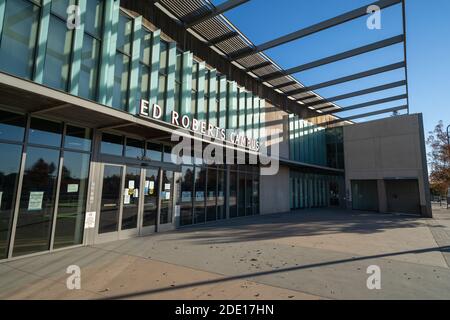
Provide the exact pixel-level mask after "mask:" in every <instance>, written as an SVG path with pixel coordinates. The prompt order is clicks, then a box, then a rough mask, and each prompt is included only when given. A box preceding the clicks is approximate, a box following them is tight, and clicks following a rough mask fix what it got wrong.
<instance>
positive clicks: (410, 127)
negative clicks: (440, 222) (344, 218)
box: [344, 114, 431, 216]
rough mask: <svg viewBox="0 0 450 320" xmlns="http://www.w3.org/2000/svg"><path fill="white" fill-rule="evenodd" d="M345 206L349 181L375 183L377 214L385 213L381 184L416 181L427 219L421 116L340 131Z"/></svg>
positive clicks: (392, 119) (394, 118)
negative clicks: (388, 181)
mask: <svg viewBox="0 0 450 320" xmlns="http://www.w3.org/2000/svg"><path fill="white" fill-rule="evenodd" d="M344 157H345V180H346V196H347V206H348V207H350V208H351V180H377V181H378V194H379V196H378V198H379V202H380V203H379V207H380V211H381V212H386V211H387V198H386V190H385V182H384V181H385V180H386V179H387V180H390V179H417V180H418V183H419V193H420V206H421V214H422V215H423V216H431V206H430V196H429V185H428V170H427V164H426V154H425V141H424V132H423V120H422V115H421V114H414V115H404V116H397V117H391V118H387V119H382V120H376V121H371V122H367V123H362V124H355V125H350V126H346V127H344Z"/></svg>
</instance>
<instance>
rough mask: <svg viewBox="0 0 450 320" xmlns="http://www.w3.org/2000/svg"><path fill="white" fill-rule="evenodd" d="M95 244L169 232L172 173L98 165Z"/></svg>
mask: <svg viewBox="0 0 450 320" xmlns="http://www.w3.org/2000/svg"><path fill="white" fill-rule="evenodd" d="M100 181H101V184H100V185H101V190H100V192H101V193H100V194H101V201H100V204H99V205H100V208H99V210H98V212H99V213H100V215H99V221H98V228H97V232H96V236H95V241H94V242H95V243H104V242H109V241H115V240H121V239H128V238H132V237H137V236H145V235H150V234H152V233H155V232H158V231H164V230H168V229H171V228H173V214H172V213H173V193H174V173H173V172H172V171H166V170H163V169H161V168H151V167H138V166H130V165H117V164H102V165H101V177H100Z"/></svg>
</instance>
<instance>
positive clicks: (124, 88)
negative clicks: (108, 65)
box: [112, 53, 130, 110]
mask: <svg viewBox="0 0 450 320" xmlns="http://www.w3.org/2000/svg"><path fill="white" fill-rule="evenodd" d="M129 63H130V58H129V57H128V56H126V55H124V54H120V53H117V54H116V62H115V69H114V91H113V104H112V105H113V107H115V108H118V109H120V110H126V108H127V105H128V75H129Z"/></svg>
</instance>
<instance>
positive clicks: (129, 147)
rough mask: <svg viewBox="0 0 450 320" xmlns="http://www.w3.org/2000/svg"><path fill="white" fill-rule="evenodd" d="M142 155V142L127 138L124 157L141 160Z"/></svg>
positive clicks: (143, 151) (143, 153)
mask: <svg viewBox="0 0 450 320" xmlns="http://www.w3.org/2000/svg"><path fill="white" fill-rule="evenodd" d="M144 155H145V150H144V142H143V141H140V140H136V139H131V138H127V144H126V146H125V156H126V157H128V158H134V159H142V158H143V157H144Z"/></svg>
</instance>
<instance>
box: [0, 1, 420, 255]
mask: <svg viewBox="0 0 450 320" xmlns="http://www.w3.org/2000/svg"><path fill="white" fill-rule="evenodd" d="M137 3H141V4H137ZM143 3H144V2H140V1H139V2H133V1H118V0H111V1H102V0H92V1H91V0H89V1H87V0H0V98H1V99H0V155H1V161H0V260H2V259H3V260H7V259H14V258H17V257H22V256H27V255H32V254H40V253H43V252H49V251H54V250H62V249H65V248H72V247H76V246H82V245H91V244H95V243H101V242H105V241H113V240H118V239H125V238H129V237H136V236H144V235H149V234H152V233H155V232H164V231H168V230H173V229H176V228H180V227H185V226H190V225H195V224H204V223H209V222H213V221H218V220H223V219H233V218H239V217H245V216H251V215H258V214H270V213H277V212H287V211H290V210H296V209H302V208H316V207H329V206H336V207H342V206H345V205H346V194H345V193H346V191H345V190H346V189H345V171H344V149H345V148H344V133H343V132H344V131H343V128H342V127H337V126H326V125H323V123H324V121H326V120H327V119H335V118H333V117H332V116H325V115H320V114H318V113H312V111H310V110H306V111H304V112H303V113H302V114H293V113H292V112H290V111H289V110H288V108H287V107H286V106H289V103H290V102H286V101H287V100H282V99H280V98H279V97H278V93H276V90H275V89H274V88H267V87H264V86H262V85H261V84H258V83H256V81H254V80H252V79H251V78H249V77H248V76H245V75H242V74H241V72H240V71H236V70H235V69H234V68H235V67H234V66H232V65H230V64H226V63H223V61H222V60H220V59H219V58H217V57H216V55H215V54H214V53H210V52H209V51H205V50H206V49H204V48H203V46H201V45H199V44H198V43H197V42H196V41H198V40H195V39H191V38H189V37H187V36H186V35H185V34H183V35H179V37H184V40H185V41H184V42H182V41H181V40H180V39H178V37H177V36H176V28H177V24H176V22H175V21H172V20H171V19H170V17H169V13H167V12H161V10H159V9H158V10H156V9H155V8H152V7H151V6H150V5H147V4H143ZM72 5H73V6H75V7H73V8H74V9H73V10H74V11H73V13H74V14H75V18H73V19H72V18H68V17H70V15H71V14H72V11H70V10H68V8H71V6H72ZM168 21H169V22H168ZM170 21H172V22H170ZM172 25H173V26H172ZM163 26H164V28H163ZM208 50H209V49H208ZM202 52H206V53H205V54H202ZM306 94H308V93H306ZM155 105H156V106H157V107H156V109H155ZM155 110H156V111H155ZM321 124H322V125H321ZM180 128H184V129H185V131H187V132H188V134H189V135H191V134H192V135H193V133H194V132H197V133H200V135H199V137H198V136H197V137H194V140H195V141H197V142H200V145H201V146H202V147H201V149H202V150H207V149H208V147H210V146H211V145H212V144H214V143H215V142H214V141H216V142H217V141H219V142H221V143H223V142H224V141H225V140H227V141H231V142H232V143H231V146H228V149H231V150H232V153H231V154H230V153H227V154H226V160H227V161H226V162H225V163H216V164H213V165H211V164H209V165H208V164H206V163H205V161H204V159H202V158H201V157H199V156H197V155H196V154H194V153H191V154H183V155H182V156H183V159H184V160H185V161H184V163H182V164H179V163H174V161H173V156H172V155H173V152H172V151H173V148H174V147H175V146H176V143H175V142H174V141H172V134H173V133H174V132H175V131H177V130H178V129H180ZM272 131H278V132H280V133H281V135H280V136H279V137H278V138H277V139H274V138H273V137H271V136H269V135H268V132H272ZM212 140H213V141H212ZM275 146H276V148H275ZM262 149H265V150H269V158H271V159H274V160H275V159H276V160H277V161H279V163H280V168H279V170H278V172H277V174H276V175H270V176H266V175H261V169H262V167H263V166H262V165H261V164H259V163H258V162H256V163H253V164H250V161H249V159H250V158H251V157H252V156H258V155H259V154H260V153H261V152H262ZM273 150H278V151H279V152H277V154H274V153H273ZM239 159H241V160H242V162H240V164H239V163H238V160H239ZM421 192H422V190H421Z"/></svg>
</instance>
